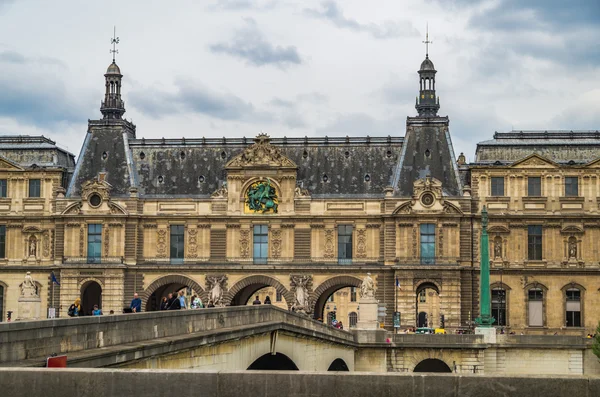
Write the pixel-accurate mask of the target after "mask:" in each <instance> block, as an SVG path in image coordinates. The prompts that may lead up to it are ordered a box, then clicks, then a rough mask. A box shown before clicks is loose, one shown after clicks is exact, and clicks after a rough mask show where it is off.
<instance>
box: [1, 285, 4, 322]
mask: <svg viewBox="0 0 600 397" xmlns="http://www.w3.org/2000/svg"><path fill="white" fill-rule="evenodd" d="M3 319H4V287H3V286H1V285H0V323H1V322H2V320H3Z"/></svg>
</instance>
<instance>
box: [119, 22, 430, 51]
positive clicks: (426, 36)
mask: <svg viewBox="0 0 600 397" xmlns="http://www.w3.org/2000/svg"><path fill="white" fill-rule="evenodd" d="M426 32H427V33H425V41H423V44H425V58H429V44H433V41H429V22H427V28H426ZM117 40H118V39H117Z"/></svg>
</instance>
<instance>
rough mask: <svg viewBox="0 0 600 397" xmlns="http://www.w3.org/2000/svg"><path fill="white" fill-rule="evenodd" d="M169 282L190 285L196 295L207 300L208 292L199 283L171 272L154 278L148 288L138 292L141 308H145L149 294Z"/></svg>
mask: <svg viewBox="0 0 600 397" xmlns="http://www.w3.org/2000/svg"><path fill="white" fill-rule="evenodd" d="M169 284H182V285H185V286H186V287H190V288H192V289H193V290H194V291H196V292H197V293H198V295H200V299H202V301H204V302H208V294H207V293H206V291H204V288H202V287H201V286H200V284H198V283H197V282H195V281H194V280H193V279H191V278H189V277H187V276H184V275H183V274H171V275H168V276H164V277H160V278H158V279H157V280H154V281H153V282H152V284H150V285H149V286H148V288H146V289H145V290H144V292H142V293H141V294H139V295H140V299H141V300H142V310H145V308H146V304H147V303H148V299H149V298H150V296H152V294H153V293H154V291H156V290H157V289H158V288H160V287H163V286H165V285H169Z"/></svg>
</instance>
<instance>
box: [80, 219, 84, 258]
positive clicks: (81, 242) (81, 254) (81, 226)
mask: <svg viewBox="0 0 600 397" xmlns="http://www.w3.org/2000/svg"><path fill="white" fill-rule="evenodd" d="M84 241H85V227H84V225H83V224H81V225H79V256H81V257H83V247H84Z"/></svg>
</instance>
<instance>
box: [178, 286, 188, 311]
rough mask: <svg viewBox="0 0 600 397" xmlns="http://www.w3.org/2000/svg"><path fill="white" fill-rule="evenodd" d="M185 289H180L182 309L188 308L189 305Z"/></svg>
mask: <svg viewBox="0 0 600 397" xmlns="http://www.w3.org/2000/svg"><path fill="white" fill-rule="evenodd" d="M184 291H185V290H184V289H182V290H181V291H179V306H180V309H187V308H188V305H187V301H186V299H185V293H184Z"/></svg>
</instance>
